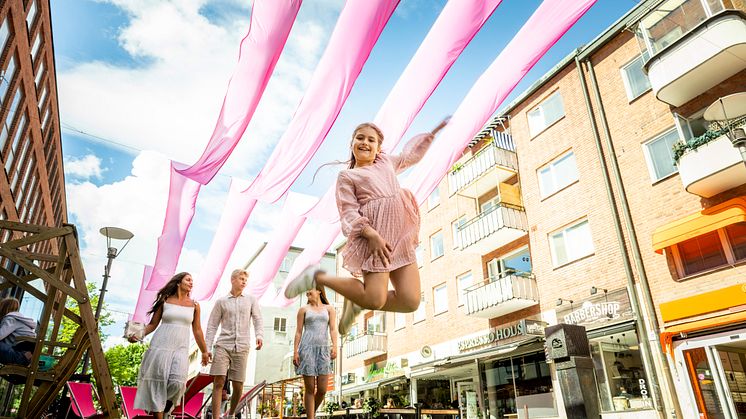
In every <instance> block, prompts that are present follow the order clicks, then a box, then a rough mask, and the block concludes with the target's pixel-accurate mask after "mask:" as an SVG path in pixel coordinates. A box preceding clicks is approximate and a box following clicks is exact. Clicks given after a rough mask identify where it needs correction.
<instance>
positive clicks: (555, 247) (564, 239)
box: [549, 220, 594, 267]
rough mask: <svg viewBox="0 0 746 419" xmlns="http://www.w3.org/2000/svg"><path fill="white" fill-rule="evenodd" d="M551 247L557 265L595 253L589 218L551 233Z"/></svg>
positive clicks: (553, 260)
mask: <svg viewBox="0 0 746 419" xmlns="http://www.w3.org/2000/svg"><path fill="white" fill-rule="evenodd" d="M549 247H550V249H551V252H552V262H553V263H554V266H555V267H558V266H562V265H565V264H567V263H570V262H572V261H575V260H578V259H580V258H583V257H585V256H588V255H591V254H593V252H594V249H593V238H592V237H591V227H590V225H589V224H588V220H583V221H580V222H578V223H576V224H573V225H571V226H569V227H567V228H565V229H563V230H560V231H558V232H555V233H552V234H550V236H549Z"/></svg>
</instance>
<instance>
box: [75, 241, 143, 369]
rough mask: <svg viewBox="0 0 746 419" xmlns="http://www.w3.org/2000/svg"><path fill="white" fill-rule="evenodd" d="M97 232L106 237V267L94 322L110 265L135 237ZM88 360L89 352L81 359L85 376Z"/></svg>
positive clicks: (102, 298) (104, 291)
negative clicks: (119, 243) (116, 243)
mask: <svg viewBox="0 0 746 419" xmlns="http://www.w3.org/2000/svg"><path fill="white" fill-rule="evenodd" d="M99 232H100V233H101V234H102V235H103V236H104V237H106V266H104V280H103V282H102V283H101V289H100V290H99V291H100V293H99V295H98V304H96V314H95V319H96V322H98V320H99V317H101V308H102V307H103V305H104V296H105V295H106V286H107V285H108V284H109V275H110V273H111V263H112V262H113V261H114V259H116V257H117V256H119V254H120V253H121V252H122V251H123V250H124V248H125V247H127V244H129V242H130V240H132V237H134V236H135V235H134V234H132V233H131V232H130V231H128V230H125V229H123V228H119V227H101V229H100V230H99ZM112 240H120V241H124V244H123V245H122V248H121V249H119V250H117V248H116V247H114V246H112V244H111V241H112ZM89 359H90V352H89V351H86V354H85V357H84V358H83V370H82V373H83V374H85V373H86V371H87V370H88V361H89Z"/></svg>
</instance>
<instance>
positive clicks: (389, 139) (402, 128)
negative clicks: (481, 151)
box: [254, 0, 501, 295]
mask: <svg viewBox="0 0 746 419" xmlns="http://www.w3.org/2000/svg"><path fill="white" fill-rule="evenodd" d="M500 2H501V0H486V1H485V0H468V1H451V2H448V3H447V4H446V5H445V7H444V8H443V10H442V11H441V13H440V15H439V16H438V18H437V19H436V21H435V23H433V26H432V27H431V28H430V31H429V32H428V34H427V36H426V37H425V39H424V40H423V42H422V43H421V44H420V47H419V48H418V49H417V52H415V54H414V56H413V57H412V59H411V60H410V62H409V64H408V65H407V67H406V68H405V69H404V72H403V73H402V74H401V76H400V77H399V79H398V80H397V82H396V84H395V85H394V88H393V89H392V90H391V92H390V93H389V95H388V97H387V98H386V101H385V102H384V104H383V106H382V107H381V109H380V110H379V112H378V115H376V118H375V122H376V124H377V125H378V126H379V127H380V128H381V130H382V131H383V132H384V135H385V136H386V141H384V144H383V146H384V151H386V152H391V151H392V150H393V149H395V148H396V146H397V145H398V144H399V141H400V140H401V138H402V136H403V135H404V133H405V132H406V131H407V129H408V128H409V126H410V125H411V124H412V121H413V120H414V118H415V116H417V114H418V113H419V112H420V110H421V109H422V107H423V106H424V104H425V102H427V100H428V99H429V98H430V96H431V95H432V93H433V91H435V88H436V87H437V86H438V84H440V82H441V80H442V79H443V77H444V76H445V74H446V73H447V72H448V70H449V69H450V68H451V66H452V65H453V63H454V62H455V61H456V58H458V57H459V55H461V52H463V50H464V48H466V46H467V45H468V44H469V42H470V41H471V40H472V38H473V37H474V35H475V34H476V33H477V32H478V31H479V29H480V28H482V26H483V25H484V23H485V22H486V21H487V19H488V18H489V17H490V15H491V14H492V13H493V12H494V10H495V8H496V7H497V6H498V5H499V4H500ZM334 197H335V195H334V187H331V188H330V189H329V190H328V191H327V193H326V194H325V195H324V196H323V197H322V198H321V200H320V202H319V204H318V205H317V206H316V207H315V208H314V209H313V211H312V213H313V215H312V217H314V218H317V219H323V220H326V221H327V222H330V223H332V222H336V221H337V220H338V219H339V217H338V214H337V210H336V202H335V198H334ZM295 221H299V220H295ZM301 222H302V221H301ZM283 233H284V234H290V233H291V232H290V231H289V230H287V229H282V231H276V232H275V234H273V238H272V240H277V241H278V242H280V243H292V240H293V239H294V238H295V236H293V237H287V236H285V235H283ZM328 236H331V233H330V234H328ZM335 237H336V234H335ZM330 240H334V237H332V238H331V239H330ZM278 266H279V264H278ZM275 273H276V271H275V272H273V273H272V275H271V276H269V277H268V279H266V280H268V281H270V280H271V279H272V276H274V274H275ZM263 289H266V287H264V288H263ZM254 295H258V294H254Z"/></svg>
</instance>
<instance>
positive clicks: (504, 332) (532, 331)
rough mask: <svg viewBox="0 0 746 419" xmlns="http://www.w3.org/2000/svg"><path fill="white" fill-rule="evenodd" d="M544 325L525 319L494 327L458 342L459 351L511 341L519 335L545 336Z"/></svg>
mask: <svg viewBox="0 0 746 419" xmlns="http://www.w3.org/2000/svg"><path fill="white" fill-rule="evenodd" d="M544 327H545V324H544V322H540V321H538V320H528V319H523V320H521V321H519V322H517V323H513V324H508V325H505V326H499V327H495V328H492V329H491V330H490V331H489V333H485V334H483V335H480V336H476V337H473V338H469V339H464V340H462V341H460V342H459V343H458V350H459V352H464V351H468V350H470V349H474V348H479V347H481V346H487V345H491V344H495V343H497V342H501V343H505V341H509V340H511V339H512V338H515V337H518V336H532V335H537V336H543V335H544Z"/></svg>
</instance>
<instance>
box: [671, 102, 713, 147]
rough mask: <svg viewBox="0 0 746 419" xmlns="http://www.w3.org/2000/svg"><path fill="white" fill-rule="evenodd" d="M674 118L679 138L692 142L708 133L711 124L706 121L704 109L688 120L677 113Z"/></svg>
mask: <svg viewBox="0 0 746 419" xmlns="http://www.w3.org/2000/svg"><path fill="white" fill-rule="evenodd" d="M673 117H674V121H675V122H676V130H677V131H678V132H679V137H680V138H683V139H684V141H688V140H691V139H692V138H694V137H699V136H700V135H702V134H704V133H706V132H707V128H708V124H709V123H708V122H707V121H706V120H705V111H704V109H703V110H702V111H700V112H697V113H695V114H694V115H691V116H689V117H688V118H687V117H683V116H681V115H679V114H677V113H675V114H673Z"/></svg>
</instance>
